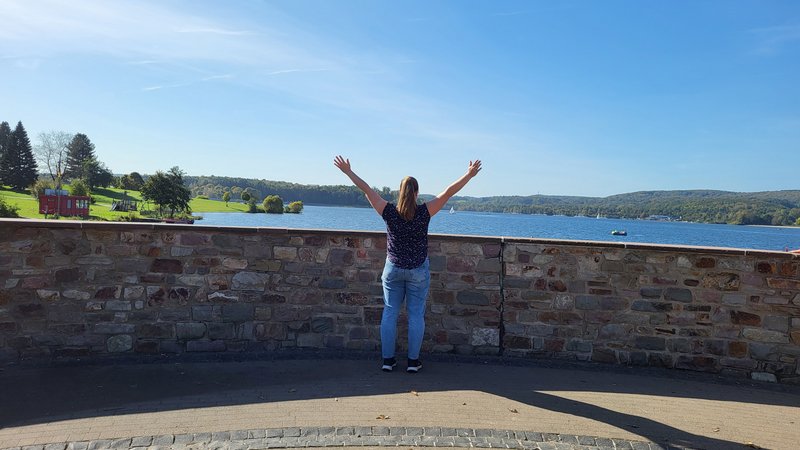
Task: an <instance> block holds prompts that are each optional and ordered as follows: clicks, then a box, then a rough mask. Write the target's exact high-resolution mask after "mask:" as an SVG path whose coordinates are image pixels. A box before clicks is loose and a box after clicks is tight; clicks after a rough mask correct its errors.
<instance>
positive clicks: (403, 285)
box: [333, 156, 481, 373]
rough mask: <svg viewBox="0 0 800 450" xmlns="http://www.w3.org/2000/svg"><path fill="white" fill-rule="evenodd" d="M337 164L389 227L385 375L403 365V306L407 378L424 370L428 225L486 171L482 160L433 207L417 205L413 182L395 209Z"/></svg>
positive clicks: (404, 186) (342, 162) (406, 183)
mask: <svg viewBox="0 0 800 450" xmlns="http://www.w3.org/2000/svg"><path fill="white" fill-rule="evenodd" d="M333 164H334V165H335V166H336V167H338V168H339V170H341V171H342V172H344V174H345V175H347V176H348V177H349V178H350V180H352V181H353V184H355V185H356V186H357V187H358V188H359V189H361V191H362V192H364V195H366V196H367V200H368V201H369V204H370V205H372V207H373V208H374V209H375V211H377V212H378V214H380V216H381V217H382V218H383V220H384V221H385V222H386V234H387V239H386V265H385V266H384V269H383V275H382V276H381V281H382V282H383V303H384V308H383V317H382V318H381V353H382V354H383V366H382V369H383V370H384V371H386V372H391V371H392V369H394V367H395V366H396V365H397V360H396V359H395V355H394V351H395V340H396V337H397V317H398V316H399V315H400V307H401V306H402V304H403V300H405V301H406V309H407V310H408V366H407V368H406V371H407V372H410V373H416V372H418V371H419V370H420V369H421V368H422V363H421V362H420V360H419V351H420V348H422V337H423V335H424V334H425V300H426V298H427V296H428V288H429V287H430V284H431V274H430V269H429V262H428V223H429V222H430V219H431V217H432V216H434V215H436V213H438V212H439V211H440V210H441V209H442V208H443V207H444V205H445V204H446V203H447V201H448V200H450V197H452V196H453V195H455V194H456V192H458V191H460V190H461V188H463V187H464V185H466V184H467V182H469V180H471V179H472V178H473V177H474V176H475V175H477V174H478V172H480V170H481V162H480V160H476V161H474V162H473V161H470V162H469V168H468V169H467V173H465V174H464V175H463V176H462V177H461V178H459V179H458V180H456V181H455V182H453V184H451V185H450V186H448V187H447V189H445V190H444V191H443V192H442V193H441V194H439V195H437V196H436V197H435V198H433V199H432V200H431V201H429V202H427V203H423V204H421V205H417V196H418V195H419V185H418V184H417V180H415V179H414V178H413V177H405V178H403V180H402V181H401V182H400V193H399V196H398V201H397V204H396V205H395V204H394V203H389V202H387V201H386V200H384V199H383V198H381V196H380V195H378V193H377V192H375V191H374V190H372V188H370V187H369V185H368V184H367V183H366V182H364V180H362V179H361V178H360V177H359V176H358V175H356V174H355V172H353V170H352V169H351V168H350V160H349V159H344V158H342V157H341V156H337V157H336V158H335V159H334V161H333Z"/></svg>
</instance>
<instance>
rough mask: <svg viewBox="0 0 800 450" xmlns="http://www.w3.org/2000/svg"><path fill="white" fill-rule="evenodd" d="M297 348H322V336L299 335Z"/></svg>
mask: <svg viewBox="0 0 800 450" xmlns="http://www.w3.org/2000/svg"><path fill="white" fill-rule="evenodd" d="M297 346H298V347H305V348H322V347H324V342H323V336H322V335H321V334H309V333H303V334H300V335H299V336H297Z"/></svg>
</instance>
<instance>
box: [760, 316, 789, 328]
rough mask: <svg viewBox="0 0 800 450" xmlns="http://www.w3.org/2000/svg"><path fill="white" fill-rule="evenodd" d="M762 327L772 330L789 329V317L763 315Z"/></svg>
mask: <svg viewBox="0 0 800 450" xmlns="http://www.w3.org/2000/svg"><path fill="white" fill-rule="evenodd" d="M762 327H764V329H767V330H772V331H782V332H787V331H789V318H788V317H786V316H764V323H763V324H762Z"/></svg>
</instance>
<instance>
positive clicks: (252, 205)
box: [247, 198, 258, 213]
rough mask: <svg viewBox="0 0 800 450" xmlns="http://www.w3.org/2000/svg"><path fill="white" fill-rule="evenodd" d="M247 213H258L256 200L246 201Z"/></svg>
mask: <svg viewBox="0 0 800 450" xmlns="http://www.w3.org/2000/svg"><path fill="white" fill-rule="evenodd" d="M247 212H249V213H257V212H258V206H256V199H254V198H251V199H250V200H248V202H247Z"/></svg>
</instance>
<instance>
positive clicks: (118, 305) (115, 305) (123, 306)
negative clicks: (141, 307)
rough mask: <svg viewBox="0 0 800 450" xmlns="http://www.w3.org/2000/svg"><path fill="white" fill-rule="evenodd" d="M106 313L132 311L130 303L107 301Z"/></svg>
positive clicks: (125, 301)
mask: <svg viewBox="0 0 800 450" xmlns="http://www.w3.org/2000/svg"><path fill="white" fill-rule="evenodd" d="M104 309H106V310H107V311H130V310H131V309H132V307H131V302H130V301H128V300H109V301H107V302H106V304H105V308H104Z"/></svg>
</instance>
